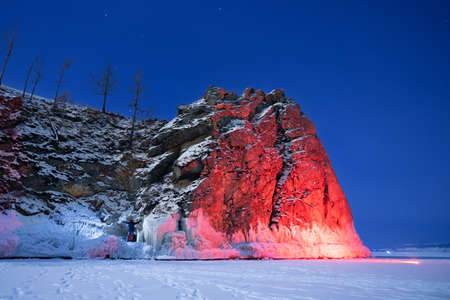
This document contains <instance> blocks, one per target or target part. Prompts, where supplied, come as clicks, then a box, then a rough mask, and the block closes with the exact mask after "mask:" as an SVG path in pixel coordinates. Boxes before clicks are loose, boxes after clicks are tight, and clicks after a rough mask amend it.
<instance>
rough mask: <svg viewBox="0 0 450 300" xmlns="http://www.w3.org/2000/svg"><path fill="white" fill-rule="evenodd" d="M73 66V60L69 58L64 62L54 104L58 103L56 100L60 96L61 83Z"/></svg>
mask: <svg viewBox="0 0 450 300" xmlns="http://www.w3.org/2000/svg"><path fill="white" fill-rule="evenodd" d="M71 65H72V59H71V58H68V59H66V60H65V61H64V64H63V65H62V66H61V69H60V70H59V78H58V83H57V85H56V94H55V99H54V103H56V99H57V98H58V96H59V89H60V88H61V83H62V81H63V79H64V75H65V74H66V72H67V70H68V69H69V68H70V66H71Z"/></svg>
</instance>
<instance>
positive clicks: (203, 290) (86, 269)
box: [0, 259, 450, 300]
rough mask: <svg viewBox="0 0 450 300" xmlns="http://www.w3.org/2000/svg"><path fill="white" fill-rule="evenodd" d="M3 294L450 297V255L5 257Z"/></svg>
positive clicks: (54, 296)
mask: <svg viewBox="0 0 450 300" xmlns="http://www.w3.org/2000/svg"><path fill="white" fill-rule="evenodd" d="M0 278H1V280H0V299H2V300H3V299H155V300H158V299H227V300H228V299H365V300H367V299H449V298H450V260H448V259H423V260H401V259H354V260H231V261H230V260H228V261H154V260H153V261H152V260H129V261H126V260H61V259H51V260H39V259H29V260H22V259H16V260H0Z"/></svg>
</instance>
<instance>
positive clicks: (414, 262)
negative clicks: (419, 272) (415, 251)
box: [365, 258, 421, 265]
mask: <svg viewBox="0 0 450 300" xmlns="http://www.w3.org/2000/svg"><path fill="white" fill-rule="evenodd" d="M365 261H367V262H372V263H388V264H411V265H419V264H420V263H421V261H420V260H417V259H391V258H372V259H367V260H365Z"/></svg>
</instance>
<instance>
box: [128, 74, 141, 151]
mask: <svg viewBox="0 0 450 300" xmlns="http://www.w3.org/2000/svg"><path fill="white" fill-rule="evenodd" d="M141 78H142V74H141V72H140V71H139V70H137V71H136V78H135V82H134V86H133V93H134V98H133V100H132V102H131V104H130V106H131V107H132V108H133V118H132V120H131V131H130V139H129V146H130V149H132V147H133V139H134V129H135V124H136V114H137V113H138V112H139V111H140V109H139V100H140V97H141V94H142V93H143V92H144V86H143V85H142V81H141Z"/></svg>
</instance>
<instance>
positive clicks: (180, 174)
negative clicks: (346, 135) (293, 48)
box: [0, 87, 370, 259]
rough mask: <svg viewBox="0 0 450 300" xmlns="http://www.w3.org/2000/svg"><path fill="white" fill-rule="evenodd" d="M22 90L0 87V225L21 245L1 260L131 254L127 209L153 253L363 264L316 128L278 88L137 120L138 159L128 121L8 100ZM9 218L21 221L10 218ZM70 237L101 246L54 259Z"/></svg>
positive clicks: (4, 249)
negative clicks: (38, 226)
mask: <svg viewBox="0 0 450 300" xmlns="http://www.w3.org/2000/svg"><path fill="white" fill-rule="evenodd" d="M1 93H4V94H5V95H9V96H6V97H3V96H1ZM20 94H21V93H20V92H19V91H16V90H13V89H10V88H4V87H2V89H0V132H1V135H0V213H1V211H6V210H8V213H7V214H4V213H3V215H0V216H3V219H4V220H6V221H5V222H7V223H8V224H9V223H11V224H15V225H14V226H16V227H17V226H21V231H20V232H19V233H18V235H17V236H16V235H14V234H13V230H14V228H15V227H14V228H13V227H11V228H10V229H8V230H7V231H5V232H3V233H1V232H0V235H1V234H4V235H5V236H3V238H2V237H0V256H14V255H16V256H27V255H30V253H31V254H32V253H37V252H36V251H37V250H39V251H41V249H45V251H47V252H45V251H44V253H41V254H42V255H43V256H51V255H53V254H54V253H58V254H59V255H64V256H74V257H79V256H80V255H81V256H82V257H107V256H109V257H112V256H116V255H121V254H120V253H118V252H121V253H123V252H122V251H118V249H119V248H121V247H122V248H121V249H122V250H123V249H127V248H126V247H128V246H124V245H123V244H124V243H125V241H124V240H123V239H120V238H119V237H120V236H122V235H123V234H124V230H126V229H125V228H121V227H120V226H121V225H122V224H121V221H123V220H125V219H126V218H127V217H128V216H129V215H130V214H132V215H133V216H134V217H135V218H136V219H137V220H142V221H143V222H142V223H141V224H142V228H141V229H140V232H139V234H138V236H139V241H142V242H145V243H147V244H149V245H151V246H152V247H147V248H149V249H151V253H152V255H165V256H170V257H172V258H178V259H223V258H349V257H365V256H369V255H370V252H369V250H368V249H367V248H366V247H364V245H363V244H362V243H361V241H360V239H359V237H358V235H357V233H356V232H355V229H354V226H353V218H352V215H351V212H350V208H349V206H348V203H347V200H346V198H345V195H344V193H343V191H342V189H341V188H340V186H339V183H338V180H337V178H336V175H335V173H334V171H333V169H332V166H331V163H330V160H329V158H328V156H327V154H326V151H325V149H324V148H323V146H322V143H321V142H320V140H319V138H318V137H317V134H316V129H315V127H314V124H313V123H312V122H311V121H310V120H309V119H308V118H307V117H306V116H305V115H304V114H303V112H302V111H301V109H300V107H299V106H298V105H297V104H296V103H295V102H294V101H293V100H292V99H289V98H286V96H285V94H284V92H283V90H281V89H280V90H276V91H273V92H271V93H269V94H265V93H264V92H263V91H261V90H256V91H255V90H254V89H252V88H248V89H246V90H245V91H244V93H243V94H242V95H241V96H240V97H239V96H237V95H236V94H235V93H233V92H230V91H227V90H225V89H221V88H215V87H210V88H208V90H207V91H206V93H205V95H204V97H203V98H202V99H200V100H198V101H196V102H194V103H192V104H190V105H180V106H179V107H178V116H177V117H176V118H175V119H173V120H172V121H170V122H165V121H161V120H147V121H141V122H138V123H137V124H136V130H135V134H136V139H135V142H134V143H133V145H134V148H133V149H132V150H130V149H129V147H128V145H129V144H128V132H129V131H128V129H129V127H130V125H131V124H130V120H129V119H127V118H126V117H123V116H119V115H114V114H102V113H101V112H99V111H97V110H95V109H92V108H89V107H83V106H77V105H72V104H67V106H66V107H61V108H60V109H54V106H53V103H52V102H51V101H49V100H45V99H41V98H34V99H33V100H31V99H25V100H23V101H22V100H21V99H20V98H14V96H15V95H20ZM19 140H20V141H19ZM16 198H17V199H16ZM16 200H17V201H16ZM11 201H14V205H11V204H12V202H11ZM14 209H15V211H13V210H14ZM78 210H80V211H78ZM86 210H91V211H90V212H89V214H87V213H86ZM16 215H17V218H18V219H17V220H19V219H20V220H26V219H27V218H28V219H29V220H27V221H26V222H22V223H23V224H22V223H20V222H16V221H14V222H13V221H11V220H15V219H13V218H12V217H11V216H14V218H15V217H16ZM45 218H47V219H48V220H47V221H48V224H50V225H49V226H51V228H52V230H53V228H59V229H58V230H59V231H55V232H59V234H55V235H54V236H53V237H52V238H53V239H55V240H49V239H48V236H40V235H35V234H34V233H35V229H34V228H33V226H32V224H34V223H33V222H36V221H39V222H41V221H42V220H45ZM83 218H84V219H83ZM96 218H98V219H96ZM94 219H95V220H94ZM93 220H94V221H93ZM20 224H22V225H20ZM66 224H83V226H82V227H83V228H85V229H84V230H85V231H84V232H83V234H80V233H79V232H78V231H76V230H78V229H76V228H75V229H73V230H74V231H73V232H70V230H72V229H70V228H69V227H70V226H69V227H68V226H66ZM55 230H56V229H55ZM28 232H32V233H33V234H28ZM125 232H126V231H125ZM94 233H95V236H90V235H92V234H94ZM20 234H24V237H26V239H23V238H22V236H20ZM110 234H111V235H114V237H109V236H108V235H110ZM6 235H8V237H7V239H6V238H5V237H6ZM100 235H104V236H103V237H100V238H98V237H99V236H100ZM73 236H80V237H81V236H83V237H85V238H86V239H87V240H89V241H92V240H93V239H96V238H98V240H97V242H96V243H97V244H95V245H94V246H93V247H92V248H91V250H89V251H88V252H86V251H85V249H86V248H82V249H76V247H71V248H67V249H66V248H61V249H59V248H58V249H56V250H57V251H56V250H55V251H56V252H51V251H52V250H48V249H52V247H53V245H61V247H64V245H71V244H72V242H67V240H64V238H67V237H70V238H69V239H70V241H72V240H73V238H72V237H73ZM47 240H48V245H47V247H42V246H41V242H42V241H47ZM89 243H90V242H89ZM99 243H100V244H99ZM17 245H19V246H18V247H16V246H17ZM142 245H143V244H142ZM17 249H19V250H20V251H22V252H17V251H16V250H17ZM83 251H85V252H86V253H85V252H83ZM2 253H3V254H2ZM39 253H40V252H39ZM77 255H78V256H77ZM127 257H129V256H127ZM131 257H132V256H131Z"/></svg>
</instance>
